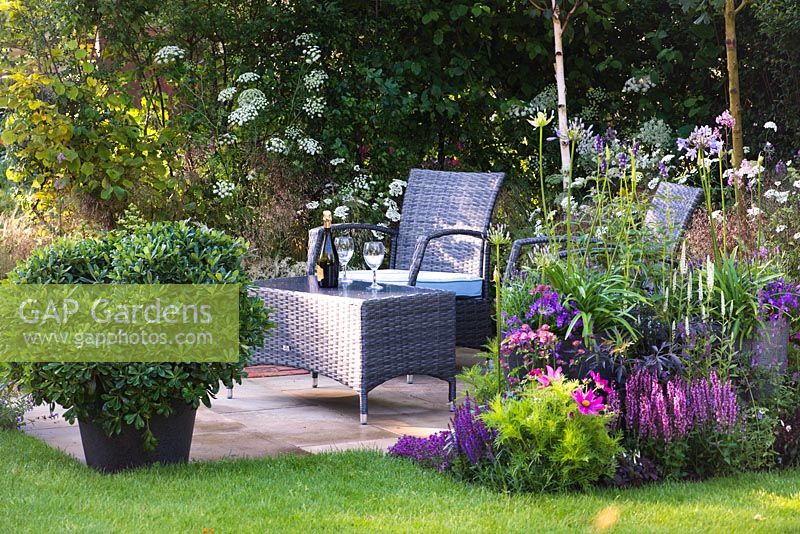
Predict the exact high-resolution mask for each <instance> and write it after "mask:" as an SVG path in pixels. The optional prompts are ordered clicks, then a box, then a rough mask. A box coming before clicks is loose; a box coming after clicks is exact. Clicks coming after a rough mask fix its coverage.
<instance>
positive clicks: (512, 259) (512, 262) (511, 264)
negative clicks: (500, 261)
mask: <svg viewBox="0 0 800 534" xmlns="http://www.w3.org/2000/svg"><path fill="white" fill-rule="evenodd" d="M566 242H567V236H565V235H558V236H553V237H549V236H544V235H540V236H536V237H525V238H522V239H517V240H516V241H514V242H513V243H512V244H511V252H510V253H509V255H508V263H507V264H506V271H505V273H503V280H508V279H509V278H510V277H511V273H513V272H514V268H515V266H516V265H517V262H518V261H519V257H520V254H522V249H523V247H530V246H535V245H549V244H550V243H553V244H555V243H566ZM572 242H573V243H578V244H581V243H584V242H587V240H586V236H574V237H573V238H572ZM588 243H590V244H593V245H602V244H604V243H603V242H602V241H601V240H600V239H597V238H594V237H593V238H591V239H589V240H588ZM579 250H581V251H584V252H585V250H586V249H579ZM558 255H559V258H561V259H564V258H565V257H566V253H565V251H561V252H559V254H558Z"/></svg>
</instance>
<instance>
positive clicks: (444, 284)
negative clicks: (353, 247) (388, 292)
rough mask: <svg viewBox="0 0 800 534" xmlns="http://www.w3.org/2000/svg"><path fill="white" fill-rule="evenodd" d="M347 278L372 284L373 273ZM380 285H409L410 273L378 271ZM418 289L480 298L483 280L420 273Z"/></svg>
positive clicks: (434, 273) (362, 273) (468, 276)
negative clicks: (437, 290)
mask: <svg viewBox="0 0 800 534" xmlns="http://www.w3.org/2000/svg"><path fill="white" fill-rule="evenodd" d="M340 276H341V274H340ZM347 277H348V278H350V279H352V280H357V281H359V282H372V271H347ZM378 283H379V284H389V285H398V286H404V285H407V284H408V271H407V270H404V269H378ZM417 287H424V288H428V289H440V290H442V291H450V292H452V293H455V294H456V296H458V297H480V296H481V293H482V288H483V280H482V279H481V278H479V277H477V276H472V275H469V274H462V273H444V272H436V271H420V272H419V276H417Z"/></svg>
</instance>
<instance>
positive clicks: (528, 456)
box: [483, 380, 622, 492]
mask: <svg viewBox="0 0 800 534" xmlns="http://www.w3.org/2000/svg"><path fill="white" fill-rule="evenodd" d="M538 386H539V384H538V383H537V382H530V383H528V384H526V385H525V386H524V387H523V388H522V389H521V390H520V392H519V395H518V396H517V397H512V398H506V399H503V398H501V397H497V398H496V399H495V400H493V401H492V402H491V403H490V405H489V410H488V411H486V412H485V413H484V415H483V420H484V422H485V423H486V425H487V426H488V427H489V428H491V429H494V430H496V431H497V438H496V447H497V451H498V453H497V464H498V466H497V467H496V468H495V472H496V473H497V474H498V479H497V480H495V481H494V483H495V484H496V485H497V486H499V487H500V488H502V489H504V490H515V491H534V492H538V491H550V490H564V489H569V488H574V487H579V488H583V489H586V488H588V487H590V486H591V485H592V484H594V483H595V482H597V481H598V480H599V479H600V478H601V477H603V476H611V475H613V473H614V470H615V469H616V465H617V462H616V459H615V457H616V455H617V454H619V453H620V452H622V448H621V447H620V445H619V443H618V439H617V438H615V437H612V436H611V435H610V434H609V432H608V429H607V427H606V424H607V423H608V421H609V419H610V417H611V416H610V415H590V414H582V413H580V412H579V410H578V404H577V403H576V402H575V399H574V398H573V397H572V392H573V391H575V390H576V389H578V388H579V387H581V386H580V384H579V383H578V382H577V381H573V380H555V381H553V382H551V384H550V385H549V386H548V387H545V388H541V387H538Z"/></svg>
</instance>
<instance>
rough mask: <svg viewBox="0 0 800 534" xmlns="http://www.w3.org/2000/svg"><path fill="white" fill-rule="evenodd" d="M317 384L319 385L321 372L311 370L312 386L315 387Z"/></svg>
mask: <svg viewBox="0 0 800 534" xmlns="http://www.w3.org/2000/svg"><path fill="white" fill-rule="evenodd" d="M317 386H319V373H318V372H316V371H311V387H312V388H315V387H317Z"/></svg>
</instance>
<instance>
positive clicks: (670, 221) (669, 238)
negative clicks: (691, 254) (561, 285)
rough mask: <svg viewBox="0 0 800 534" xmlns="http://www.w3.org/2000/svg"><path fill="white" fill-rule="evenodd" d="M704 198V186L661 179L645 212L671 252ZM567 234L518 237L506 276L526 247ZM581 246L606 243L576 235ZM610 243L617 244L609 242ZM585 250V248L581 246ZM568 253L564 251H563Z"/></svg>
mask: <svg viewBox="0 0 800 534" xmlns="http://www.w3.org/2000/svg"><path fill="white" fill-rule="evenodd" d="M702 199H703V190H702V189H700V188H697V187H689V186H686V185H680V184H673V183H669V182H661V183H660V184H659V185H658V189H656V194H655V195H654V196H653V199H652V201H651V203H650V208H649V209H648V210H647V213H646V214H645V218H644V221H645V224H646V225H647V226H649V227H650V228H651V230H652V232H653V233H654V234H656V235H663V236H664V238H665V242H666V244H667V250H668V252H669V253H670V256H674V254H675V249H676V247H677V246H678V243H680V241H681V238H682V237H683V234H684V232H685V231H686V229H687V228H688V227H689V224H690V223H691V222H692V215H693V214H694V211H695V210H696V209H697V207H698V206H699V205H700V202H701V201H702ZM566 241H567V238H566V237H565V236H556V237H555V238H554V239H551V238H549V237H547V236H536V237H527V238H523V239H517V240H516V241H514V243H513V244H512V245H511V252H510V254H509V257H508V263H507V264H506V270H505V275H504V280H508V279H509V277H510V276H511V275H512V273H513V272H514V269H516V265H517V262H518V261H519V258H520V255H521V254H522V249H523V248H524V247H530V246H540V247H546V246H548V245H549V244H551V243H553V242H555V243H559V244H563V243H566ZM573 241H574V242H576V246H577V247H586V246H593V247H594V249H595V250H602V249H603V243H602V242H601V241H600V240H598V239H590V240H588V242H587V239H586V238H585V237H577V238H574V239H573ZM608 246H613V245H611V244H609V245H608ZM581 250H583V249H581ZM560 256H561V257H563V256H564V252H563V251H562V252H561V253H560Z"/></svg>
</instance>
